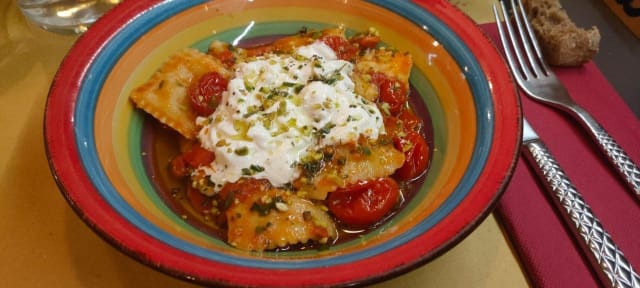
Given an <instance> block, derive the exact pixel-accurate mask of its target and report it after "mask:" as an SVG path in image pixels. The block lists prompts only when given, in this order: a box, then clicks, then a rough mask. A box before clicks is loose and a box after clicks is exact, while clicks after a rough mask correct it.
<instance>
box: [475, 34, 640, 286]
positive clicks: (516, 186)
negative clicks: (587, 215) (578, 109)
mask: <svg viewBox="0 0 640 288" xmlns="http://www.w3.org/2000/svg"><path fill="white" fill-rule="evenodd" d="M481 27H482V28H483V29H484V30H485V31H486V32H487V34H488V35H489V36H490V37H491V38H492V39H494V42H495V43H496V46H497V47H500V42H499V41H500V40H499V38H498V36H497V30H496V26H495V23H491V24H485V25H482V26H481ZM554 71H555V72H556V74H557V75H558V77H559V78H560V80H561V81H562V82H563V83H564V85H565V86H566V88H567V90H568V91H569V93H570V94H571V96H572V97H573V98H574V100H575V101H576V102H577V103H578V104H579V105H581V106H582V107H583V108H584V109H586V110H587V111H589V113H590V114H591V115H592V116H593V117H594V118H596V120H597V121H599V122H600V124H601V125H602V126H603V127H604V128H605V129H606V130H607V131H608V132H609V134H610V135H611V136H612V137H614V138H615V139H616V141H617V142H618V144H619V145H620V146H622V148H623V149H625V150H626V151H627V153H628V154H629V156H630V157H631V158H632V159H634V161H635V162H636V164H639V165H640V121H638V118H637V117H636V116H635V115H634V114H633V113H632V112H631V110H630V109H629V107H628V106H627V105H626V103H625V102H624V101H623V100H622V99H621V98H620V97H619V95H618V94H617V93H616V91H615V90H614V88H613V87H612V86H611V85H610V84H609V83H608V82H607V80H606V79H605V78H604V76H603V75H602V74H601V73H600V71H599V70H598V68H597V67H596V66H595V64H593V63H591V62H590V63H587V64H586V65H584V66H582V67H580V68H557V69H554ZM629 77H632V76H631V75H629ZM638 96H639V97H640V95H638ZM521 99H522V106H523V112H524V115H525V117H526V118H527V119H528V121H529V123H530V124H531V126H533V128H534V129H535V130H536V131H537V132H538V135H540V137H541V138H542V140H543V141H544V142H545V143H546V145H547V146H548V148H549V149H550V151H551V153H552V154H553V155H554V156H555V157H556V159H557V160H558V162H559V163H560V165H561V167H562V168H563V170H564V172H565V173H566V174H567V175H568V176H569V178H570V179H571V180H572V181H573V184H574V185H575V186H576V188H577V190H578V191H579V192H581V193H582V195H583V196H584V199H585V201H586V202H587V203H588V204H589V205H590V206H591V209H592V210H593V212H594V214H595V215H597V217H598V218H599V219H600V221H601V223H602V225H603V226H604V228H605V229H607V230H608V232H609V234H610V235H611V237H612V238H613V240H614V241H615V242H616V244H617V245H618V247H619V248H620V249H622V251H624V254H625V256H626V257H627V260H629V262H630V263H631V265H634V268H635V269H636V272H638V270H639V269H640V202H639V201H638V200H637V199H635V198H634V197H633V196H632V194H631V193H630V192H629V190H628V188H627V187H626V186H625V184H624V182H623V181H622V180H621V178H620V177H618V176H617V175H616V174H615V171H614V170H613V168H612V167H611V166H610V165H609V163H608V162H606V160H605V158H604V156H603V155H602V153H600V151H599V150H598V147H597V146H596V144H594V142H593V141H592V140H591V139H590V138H589V137H588V135H587V134H586V131H585V130H584V129H583V128H582V127H581V126H580V124H579V123H578V122H576V121H575V120H574V119H573V118H571V117H570V116H569V115H568V114H566V113H565V112H562V111H560V110H557V109H555V108H552V107H550V106H546V105H544V104H541V103H539V102H535V101H534V100H531V99H530V98H528V96H526V95H525V94H524V92H522V91H521ZM552 205H553V204H552V203H551V202H550V198H549V196H548V194H547V193H546V191H544V190H543V188H542V186H541V184H540V180H539V179H538V178H537V176H536V175H535V174H534V172H533V171H532V170H531V168H530V167H529V164H528V163H526V161H525V159H524V157H523V156H521V157H520V159H519V161H518V165H517V167H516V170H515V174H514V175H513V178H512V180H511V182H510V184H509V186H508V188H507V190H506V191H505V193H504V195H503V197H502V198H501V200H500V202H499V203H498V205H497V210H496V212H497V216H498V219H499V220H500V223H501V224H502V225H503V228H504V230H505V231H506V233H507V235H508V237H509V238H510V240H511V242H512V244H513V248H514V250H515V251H516V253H517V255H518V257H519V258H520V262H521V263H522V266H523V268H524V270H525V272H526V274H527V276H528V277H529V281H530V283H531V284H532V286H535V287H598V286H600V284H599V282H597V278H596V276H595V275H594V274H593V270H590V269H591V268H590V266H588V264H587V263H588V262H587V261H586V259H584V258H583V256H581V254H582V253H581V251H580V250H579V248H578V246H577V244H576V242H574V240H573V238H571V236H570V234H569V230H568V229H567V227H566V226H564V223H563V222H562V220H561V218H560V215H559V214H558V213H557V212H556V211H555V209H554V208H553V206H552Z"/></svg>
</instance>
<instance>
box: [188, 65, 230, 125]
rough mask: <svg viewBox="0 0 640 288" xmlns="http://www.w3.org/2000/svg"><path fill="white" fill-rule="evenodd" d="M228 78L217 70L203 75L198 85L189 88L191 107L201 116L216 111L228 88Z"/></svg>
mask: <svg viewBox="0 0 640 288" xmlns="http://www.w3.org/2000/svg"><path fill="white" fill-rule="evenodd" d="M228 82H229V81H228V80H227V79H225V78H224V77H222V75H220V74H219V73H217V72H209V73H207V74H204V75H202V77H200V79H199V80H198V82H197V83H196V85H192V86H191V89H190V90H189V94H190V95H189V98H190V99H191V108H193V111H195V112H196V114H198V115H200V116H208V115H211V113H213V111H215V109H216V107H218V104H220V101H221V100H222V92H224V91H226V90H227V84H228Z"/></svg>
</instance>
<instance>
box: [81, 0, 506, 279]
mask: <svg viewBox="0 0 640 288" xmlns="http://www.w3.org/2000/svg"><path fill="white" fill-rule="evenodd" d="M204 2H206V1H202V0H200V1H166V2H164V3H162V4H159V5H157V6H155V7H153V8H151V9H149V10H148V11H146V12H145V13H143V14H142V15H139V17H137V18H135V19H134V20H132V21H131V22H130V23H128V25H127V26H125V27H123V28H122V30H120V31H119V32H117V33H116V35H114V37H112V38H111V39H110V40H109V41H108V43H106V44H105V45H104V46H103V48H102V50H101V51H100V52H99V54H98V56H97V57H96V58H95V59H94V62H93V63H91V65H90V67H89V69H88V70H87V74H86V76H85V77H84V78H83V79H82V84H81V88H80V92H79V95H78V100H77V105H76V107H77V109H76V111H75V112H74V117H75V122H74V123H75V135H76V137H77V138H76V145H77V148H78V150H79V153H80V157H81V160H82V163H83V165H84V168H85V170H86V173H87V174H88V176H89V178H90V179H91V180H92V181H93V183H94V185H95V187H96V189H97V190H98V191H99V192H100V193H101V195H102V196H103V197H104V199H105V200H106V201H107V202H108V203H109V204H110V205H111V206H112V207H113V208H114V209H115V210H117V211H118V213H120V214H121V215H122V216H123V217H125V218H126V219H128V220H129V221H130V222H131V223H132V224H133V225H135V226H136V227H138V228H139V229H141V230H142V231H144V232H145V233H148V234H150V235H152V236H153V237H155V238H157V239H159V240H160V241H162V242H164V243H166V244H168V245H170V246H172V247H175V248H176V249H179V250H182V251H185V252H187V253H191V254H194V255H198V256H200V257H204V258H207V259H211V260H214V261H217V262H221V263H227V264H229V265H240V266H248V267H259V268H266V269H304V268H316V267H324V266H330V265H338V264H344V263H349V262H352V261H357V260H361V259H364V258H368V257H372V256H375V255H377V254H379V253H383V252H385V251H388V250H391V249H394V248H395V247H398V246H400V245H402V244H404V243H406V242H407V241H409V240H411V239H414V238H415V237H417V236H419V235H421V234H422V233H424V232H425V231H427V230H429V229H430V228H431V227H433V226H434V225H435V224H437V223H438V222H439V221H440V220H442V219H443V218H444V217H446V216H447V215H448V214H449V213H450V212H451V211H452V210H453V209H454V208H455V207H456V205H458V204H459V203H460V202H461V201H462V200H463V199H464V197H465V196H466V194H467V193H468V191H469V189H470V188H471V187H472V186H473V185H474V183H475V181H476V180H477V179H478V177H479V175H480V173H481V171H482V169H483V167H484V164H485V162H486V160H487V158H488V156H489V150H490V147H491V141H492V135H493V113H494V112H493V106H492V103H491V101H490V99H491V92H490V89H489V86H488V83H487V80H486V78H485V76H484V73H483V71H482V69H481V67H480V65H479V64H478V62H477V60H476V59H475V57H474V56H473V54H472V52H471V51H470V49H469V47H467V46H466V45H465V44H464V43H463V42H462V41H461V40H460V39H459V38H458V37H457V36H456V35H455V34H454V33H453V32H452V31H451V30H450V29H449V28H448V27H447V26H446V25H445V24H444V23H442V22H441V21H440V20H439V19H438V18H436V17H435V16H434V15H433V14H431V13H429V12H427V11H425V10H423V9H422V8H420V7H418V6H416V5H415V4H413V3H411V2H409V1H406V0H401V1H384V0H374V1H371V2H372V3H374V4H376V5H379V6H382V7H385V8H387V9H389V10H391V11H394V12H395V13H397V14H399V15H402V16H403V17H405V18H407V19H408V20H409V21H411V22H413V23H415V24H416V25H418V26H419V27H426V28H425V30H427V31H428V33H430V34H431V35H433V36H434V38H436V39H437V40H438V41H439V42H440V43H441V44H442V45H443V46H444V47H445V48H447V51H448V52H449V53H451V55H452V57H453V58H454V59H455V60H456V62H458V63H459V64H460V66H461V68H463V69H462V71H464V73H465V76H466V79H467V80H468V82H469V85H470V87H471V90H472V92H473V95H474V98H475V106H476V109H477V111H478V114H477V123H478V127H477V131H478V135H484V136H486V137H482V138H478V141H477V142H476V143H475V145H474V151H473V157H472V159H471V163H470V165H469V168H468V170H467V171H466V172H465V174H464V176H463V178H462V181H461V182H460V183H459V184H458V186H457V187H456V188H455V190H454V191H453V193H452V194H451V195H450V196H449V198H448V199H447V200H446V201H445V202H444V203H443V205H442V206H441V207H439V208H437V209H436V210H435V211H434V212H433V213H432V215H430V216H429V217H427V218H426V219H424V220H423V221H422V222H420V223H419V224H418V225H416V226H415V227H414V228H412V229H410V230H409V231H407V232H406V233H404V234H402V235H399V237H397V238H394V239H391V240H389V241H387V242H385V243H382V244H381V245H378V246H376V247H371V248H369V249H365V250H363V251H358V252H356V253H351V254H349V255H339V256H336V257H331V258H323V259H311V260H299V261H298V260H296V261H292V262H279V261H272V260H260V259H246V258H240V257H233V256H229V255H225V254H221V253H218V252H215V251H211V250H207V249H204V248H202V247H198V246H195V245H193V244H191V243H188V242H186V241H184V240H182V239H179V238H176V237H174V236H173V235H171V234H168V233H166V232H165V231H163V230H161V229H160V228H158V227H157V226H155V225H154V224H152V223H150V222H149V221H148V220H146V219H145V218H144V217H142V216H141V215H140V214H139V213H137V212H136V211H135V210H134V209H133V208H132V207H131V206H129V205H128V204H127V202H126V201H125V200H124V199H123V198H122V197H121V196H120V195H119V194H118V192H117V191H116V190H115V188H114V187H113V186H112V184H111V183H110V181H109V179H108V177H107V176H106V174H105V172H104V170H103V169H102V166H101V164H100V161H99V159H98V154H97V151H96V146H95V142H94V139H93V135H94V133H93V120H94V119H93V115H94V113H95V109H96V104H97V100H98V99H97V95H99V92H100V87H102V85H103V83H104V81H105V80H106V78H107V76H108V75H109V73H110V71H111V69H112V68H113V66H114V65H115V64H116V62H117V59H119V58H120V57H121V56H122V55H123V54H124V53H125V52H126V51H127V49H129V47H131V46H132V45H133V43H134V42H135V41H137V40H138V39H139V38H140V37H141V36H143V35H144V34H145V33H146V31H149V30H151V29H153V28H154V27H155V26H157V25H158V24H160V23H162V22H163V21H164V20H165V19H168V18H170V17H172V16H173V15H175V14H177V13H179V12H181V11H183V10H186V9H188V8H191V7H193V6H195V5H198V4H200V3H204Z"/></svg>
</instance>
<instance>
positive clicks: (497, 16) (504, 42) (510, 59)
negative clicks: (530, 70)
mask: <svg viewBox="0 0 640 288" xmlns="http://www.w3.org/2000/svg"><path fill="white" fill-rule="evenodd" d="M500 4H502V1H500ZM501 11H502V12H503V13H502V18H503V19H508V15H506V14H505V10H504V6H502V7H501ZM493 16H494V17H495V19H496V25H497V27H498V34H499V35H500V43H502V47H503V48H504V56H505V57H506V58H507V63H509V67H511V70H512V72H513V73H512V74H513V75H514V77H515V78H516V80H518V81H520V80H521V78H522V76H521V75H522V74H520V73H521V72H520V71H519V70H521V69H519V65H517V63H516V59H514V54H513V52H512V51H511V46H509V44H508V42H507V41H508V39H507V35H506V31H505V27H504V26H503V24H502V21H501V20H500V13H498V8H496V4H495V3H494V4H493ZM516 70H518V71H516Z"/></svg>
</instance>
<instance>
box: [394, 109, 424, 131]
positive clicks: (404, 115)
mask: <svg viewBox="0 0 640 288" xmlns="http://www.w3.org/2000/svg"><path fill="white" fill-rule="evenodd" d="M398 118H399V119H400V120H401V121H402V123H403V125H404V128H405V129H406V131H416V132H418V131H420V128H421V127H422V120H421V119H420V118H418V116H416V114H415V113H414V112H413V111H412V110H411V109H403V110H402V111H401V112H400V114H398Z"/></svg>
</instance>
